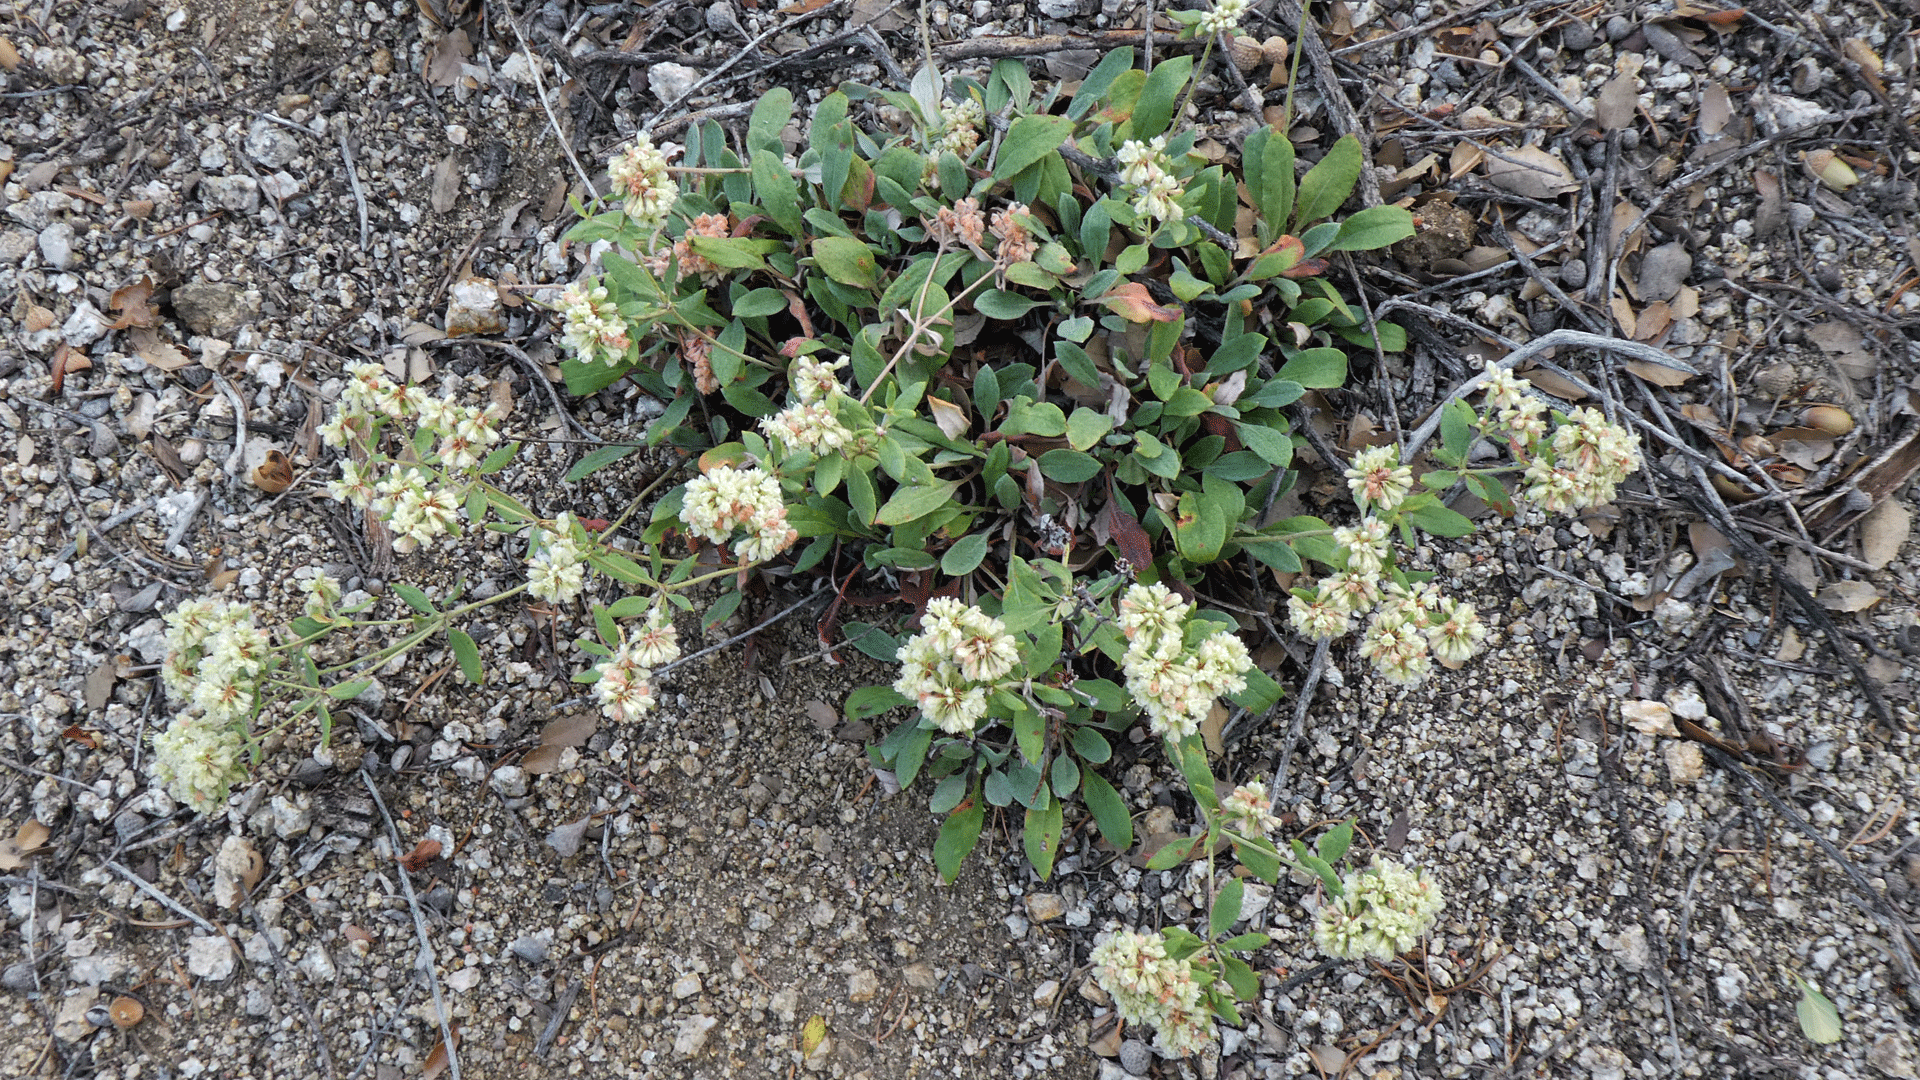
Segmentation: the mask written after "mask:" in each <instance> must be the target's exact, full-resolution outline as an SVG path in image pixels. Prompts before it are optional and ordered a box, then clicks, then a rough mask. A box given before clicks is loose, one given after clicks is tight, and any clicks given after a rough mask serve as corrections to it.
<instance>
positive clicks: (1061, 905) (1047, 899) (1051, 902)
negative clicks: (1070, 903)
mask: <svg viewBox="0 0 1920 1080" xmlns="http://www.w3.org/2000/svg"><path fill="white" fill-rule="evenodd" d="M1066 913H1067V905H1066V903H1065V901H1063V900H1061V899H1060V894H1059V893H1044V892H1043V893H1034V894H1032V895H1030V896H1028V897H1027V917H1028V918H1030V919H1032V920H1033V921H1034V922H1037V923H1043V922H1052V921H1053V920H1055V919H1057V918H1059V917H1060V916H1062V915H1065V914H1066Z"/></svg>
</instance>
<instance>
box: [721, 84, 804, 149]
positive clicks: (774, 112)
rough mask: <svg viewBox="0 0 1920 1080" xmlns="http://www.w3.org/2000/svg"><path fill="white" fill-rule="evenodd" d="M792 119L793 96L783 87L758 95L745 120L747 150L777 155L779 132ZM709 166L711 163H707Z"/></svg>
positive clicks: (779, 147) (779, 146)
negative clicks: (769, 151)
mask: <svg viewBox="0 0 1920 1080" xmlns="http://www.w3.org/2000/svg"><path fill="white" fill-rule="evenodd" d="M791 119H793V94H792V92H790V91H788V90H787V89H786V88H784V87H779V86H776V87H774V88H773V89H771V90H769V91H767V92H766V93H764V94H762V95H760V100H759V101H756V102H754V103H753V115H752V116H751V117H749V118H748V120H747V149H749V150H761V149H765V150H772V151H774V152H776V153H778V152H779V151H780V150H781V149H782V147H781V145H780V132H781V131H782V130H784V129H785V128H786V126H787V121H789V120H791ZM709 164H711V163H709Z"/></svg>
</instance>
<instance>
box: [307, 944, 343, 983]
mask: <svg viewBox="0 0 1920 1080" xmlns="http://www.w3.org/2000/svg"><path fill="white" fill-rule="evenodd" d="M300 970H301V971H304V972H306V973H307V975H308V976H309V977H310V978H312V979H313V980H314V981H315V982H332V981H333V980H334V977H335V976H336V975H337V974H339V971H338V969H337V968H335V967H334V966H333V957H332V956H330V955H328V953H327V950H326V949H324V948H322V947H320V946H318V945H312V946H309V947H308V948H307V954H306V955H305V956H302V957H301V958H300Z"/></svg>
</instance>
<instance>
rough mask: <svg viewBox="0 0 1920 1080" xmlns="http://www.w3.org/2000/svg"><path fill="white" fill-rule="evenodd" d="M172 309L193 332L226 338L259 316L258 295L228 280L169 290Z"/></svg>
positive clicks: (248, 180)
mask: <svg viewBox="0 0 1920 1080" xmlns="http://www.w3.org/2000/svg"><path fill="white" fill-rule="evenodd" d="M246 179H247V182H248V183H252V182H253V181H252V178H250V177H249V178H246ZM173 310H174V313H175V314H176V315H178V316H179V317H180V322H181V323H182V324H183V325H185V326H186V328H187V329H188V330H191V331H193V332H194V333H196V334H200V335H203V336H208V337H216V338H230V337H232V336H233V333H234V331H236V330H238V329H240V328H241V327H242V326H245V325H246V324H248V323H250V322H252V321H253V320H255V319H257V318H259V317H260V294H259V293H258V292H253V291H250V290H247V289H242V288H241V287H240V286H239V285H236V284H234V283H233V282H230V281H190V282H188V283H186V284H185V285H182V286H180V287H179V288H177V289H175V290H173Z"/></svg>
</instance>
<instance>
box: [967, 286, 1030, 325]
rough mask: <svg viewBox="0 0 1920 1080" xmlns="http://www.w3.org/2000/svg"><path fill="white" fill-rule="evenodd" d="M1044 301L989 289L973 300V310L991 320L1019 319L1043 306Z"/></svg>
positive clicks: (1004, 290)
mask: <svg viewBox="0 0 1920 1080" xmlns="http://www.w3.org/2000/svg"><path fill="white" fill-rule="evenodd" d="M1041 303H1042V301H1039V300H1035V299H1033V298H1032V297H1030V296H1022V295H1020V294H1019V293H1017V292H1008V291H1007V290H1006V289H988V290H987V291H985V292H983V293H981V294H980V295H978V296H976V297H974V298H973V308H974V310H975V311H978V312H979V313H980V314H982V315H985V316H986V317H987V318H989V319H1017V318H1019V317H1020V316H1022V315H1025V314H1026V313H1027V312H1029V311H1032V310H1033V309H1034V308H1037V307H1039V306H1040V305H1041Z"/></svg>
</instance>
